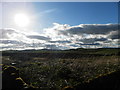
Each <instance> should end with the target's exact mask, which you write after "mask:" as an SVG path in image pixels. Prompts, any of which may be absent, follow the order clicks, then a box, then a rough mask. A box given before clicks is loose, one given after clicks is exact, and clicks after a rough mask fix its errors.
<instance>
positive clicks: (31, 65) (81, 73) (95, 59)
mask: <svg viewBox="0 0 120 90" xmlns="http://www.w3.org/2000/svg"><path fill="white" fill-rule="evenodd" d="M119 57H120V49H119V48H101V49H71V50H24V51H3V52H2V63H3V65H12V66H15V67H17V68H18V69H19V71H20V72H19V73H20V76H21V77H22V78H23V80H24V81H25V82H27V83H28V84H31V85H33V86H36V87H39V88H42V89H45V90H46V89H48V90H49V88H54V89H55V90H60V89H61V88H63V87H65V86H72V87H78V86H79V85H80V84H83V83H86V82H90V81H92V80H94V79H96V78H97V77H101V76H104V75H107V74H108V73H112V72H116V71H119V70H120V60H119Z"/></svg>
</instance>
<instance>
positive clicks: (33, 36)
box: [27, 35, 50, 40]
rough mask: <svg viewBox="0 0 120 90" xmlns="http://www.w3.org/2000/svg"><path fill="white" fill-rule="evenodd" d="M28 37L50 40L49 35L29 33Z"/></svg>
mask: <svg viewBox="0 0 120 90" xmlns="http://www.w3.org/2000/svg"><path fill="white" fill-rule="evenodd" d="M27 37H28V38H31V39H39V40H50V38H49V37H45V36H40V35H29V36H27Z"/></svg>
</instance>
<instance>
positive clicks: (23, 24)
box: [14, 13, 30, 27]
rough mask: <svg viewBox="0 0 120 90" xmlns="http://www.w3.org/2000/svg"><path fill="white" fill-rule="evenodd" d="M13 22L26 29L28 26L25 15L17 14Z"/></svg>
mask: <svg viewBox="0 0 120 90" xmlns="http://www.w3.org/2000/svg"><path fill="white" fill-rule="evenodd" d="M14 21H15V23H16V25H18V26H19V27H26V26H28V25H29V23H30V20H29V17H28V15H27V14H24V13H18V14H16V15H15V16H14Z"/></svg>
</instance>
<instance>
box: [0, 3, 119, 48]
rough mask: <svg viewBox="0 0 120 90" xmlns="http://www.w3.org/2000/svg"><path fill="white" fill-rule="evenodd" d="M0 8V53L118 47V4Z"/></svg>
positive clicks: (64, 4) (39, 4) (22, 4)
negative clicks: (6, 51)
mask: <svg viewBox="0 0 120 90" xmlns="http://www.w3.org/2000/svg"><path fill="white" fill-rule="evenodd" d="M0 7H2V8H1V9H0V12H1V13H0V17H2V22H0V35H1V36H0V50H10V49H17V50H21V49H22V50H23V49H62V50H64V49H74V48H95V47H98V48H100V47H118V44H119V40H118V39H119V37H120V36H119V35H118V3H117V2H89V3H88V2H84V3H83V2H3V3H0Z"/></svg>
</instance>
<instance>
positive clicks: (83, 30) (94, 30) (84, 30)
mask: <svg viewBox="0 0 120 90" xmlns="http://www.w3.org/2000/svg"><path fill="white" fill-rule="evenodd" d="M117 30H118V24H83V25H79V26H75V27H71V28H70V29H67V30H64V31H63V30H62V31H60V33H63V34H64V35H68V34H77V35H79V34H80V35H81V34H107V33H109V32H111V31H117Z"/></svg>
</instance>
